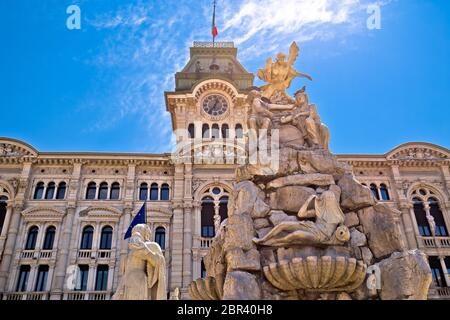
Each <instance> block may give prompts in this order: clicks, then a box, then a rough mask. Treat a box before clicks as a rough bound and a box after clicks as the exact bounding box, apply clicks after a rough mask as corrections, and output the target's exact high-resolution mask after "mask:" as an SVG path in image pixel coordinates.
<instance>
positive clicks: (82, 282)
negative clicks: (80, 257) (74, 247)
mask: <svg viewBox="0 0 450 320" xmlns="http://www.w3.org/2000/svg"><path fill="white" fill-rule="evenodd" d="M78 269H79V273H78V278H77V286H76V288H75V290H77V291H87V284H88V277H89V266H88V265H84V264H81V265H79V266H78Z"/></svg>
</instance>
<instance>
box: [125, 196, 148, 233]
mask: <svg viewBox="0 0 450 320" xmlns="http://www.w3.org/2000/svg"><path fill="white" fill-rule="evenodd" d="M145 205H146V202H144V204H143V205H142V208H141V209H140V210H139V212H138V213H137V215H136V216H135V217H134V218H133V221H131V223H130V226H129V227H128V230H127V232H126V233H125V237H124V238H123V239H124V240H126V239H128V238H129V237H131V231H132V230H133V228H134V227H135V226H136V225H138V224H141V223H147V218H146V211H147V210H145Z"/></svg>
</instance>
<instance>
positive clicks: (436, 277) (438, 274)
mask: <svg viewBox="0 0 450 320" xmlns="http://www.w3.org/2000/svg"><path fill="white" fill-rule="evenodd" d="M428 262H429V264H430V268H431V274H432V276H433V281H434V285H435V286H436V287H446V286H447V284H446V282H445V275H444V272H443V271H442V266H441V262H440V261H439V258H438V257H428Z"/></svg>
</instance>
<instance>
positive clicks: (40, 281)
mask: <svg viewBox="0 0 450 320" xmlns="http://www.w3.org/2000/svg"><path fill="white" fill-rule="evenodd" d="M48 269H49V268H48V265H40V266H39V267H38V273H37V277H36V285H35V286H34V291H36V292H40V291H45V290H46V289H47V278H48Z"/></svg>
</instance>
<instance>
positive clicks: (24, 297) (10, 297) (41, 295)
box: [3, 292, 50, 300]
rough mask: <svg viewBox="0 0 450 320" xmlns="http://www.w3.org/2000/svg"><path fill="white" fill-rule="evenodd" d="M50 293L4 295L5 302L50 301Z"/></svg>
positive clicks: (13, 293) (12, 293)
mask: <svg viewBox="0 0 450 320" xmlns="http://www.w3.org/2000/svg"><path fill="white" fill-rule="evenodd" d="M49 296H50V295H49V293H48V292H11V293H4V294H3V300H48V298H49Z"/></svg>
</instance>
